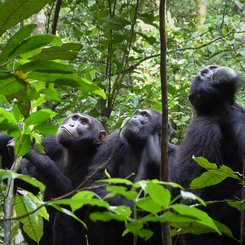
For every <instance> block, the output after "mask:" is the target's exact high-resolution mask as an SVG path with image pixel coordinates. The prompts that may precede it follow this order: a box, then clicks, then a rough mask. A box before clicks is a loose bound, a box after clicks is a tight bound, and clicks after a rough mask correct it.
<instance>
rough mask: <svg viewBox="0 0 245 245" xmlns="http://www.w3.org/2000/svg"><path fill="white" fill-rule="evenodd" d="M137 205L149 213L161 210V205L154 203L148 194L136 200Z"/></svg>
mask: <svg viewBox="0 0 245 245" xmlns="http://www.w3.org/2000/svg"><path fill="white" fill-rule="evenodd" d="M136 205H137V207H139V208H140V209H142V210H144V211H147V212H149V213H153V214H157V213H158V212H160V211H161V210H162V206H161V205H159V204H158V203H156V202H155V201H154V200H153V199H152V198H151V197H150V196H147V197H143V198H140V199H138V200H137V202H136Z"/></svg>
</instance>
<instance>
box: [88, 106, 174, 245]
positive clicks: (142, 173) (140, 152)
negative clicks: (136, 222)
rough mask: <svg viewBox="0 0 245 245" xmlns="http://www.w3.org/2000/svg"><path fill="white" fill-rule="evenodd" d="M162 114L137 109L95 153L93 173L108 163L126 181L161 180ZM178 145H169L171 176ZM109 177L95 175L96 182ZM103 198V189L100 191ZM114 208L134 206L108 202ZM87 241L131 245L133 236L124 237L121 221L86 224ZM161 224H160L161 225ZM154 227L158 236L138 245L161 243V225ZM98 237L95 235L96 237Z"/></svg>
mask: <svg viewBox="0 0 245 245" xmlns="http://www.w3.org/2000/svg"><path fill="white" fill-rule="evenodd" d="M161 126H162V115H161V113H160V112H158V111H155V110H150V109H149V110H138V111H137V112H136V113H135V114H134V116H133V117H132V118H130V119H127V120H125V125H124V126H123V127H122V129H121V131H120V132H115V133H112V134H111V135H109V136H108V137H107V139H106V140H105V142H104V143H103V144H102V145H101V147H100V148H99V150H98V153H97V154H96V157H95V160H94V164H93V165H92V166H91V170H94V169H98V167H99V166H101V165H103V164H104V163H105V162H107V165H106V167H105V168H106V170H107V171H108V173H109V174H110V176H111V177H112V178H116V177H118V178H127V177H129V176H130V175H131V174H132V173H135V175H134V176H131V178H130V179H131V180H132V181H138V180H142V179H159V176H160V159H161V148H160V137H161ZM169 129H170V127H169ZM175 152H176V148H175V146H173V145H171V144H169V148H168V154H169V168H170V172H171V173H172V172H173V171H172V168H173V164H174V161H175ZM103 178H106V176H105V173H104V171H101V172H100V173H98V174H97V175H96V176H95V179H103ZM97 193H98V194H99V195H100V196H102V197H104V196H105V195H106V194H107V193H106V191H105V190H104V189H100V190H97ZM109 201H110V203H111V204H113V205H122V204H124V205H129V206H130V205H131V203H130V202H129V201H128V200H126V199H124V198H122V197H121V196H116V197H113V198H112V199H110V200H109ZM87 224H88V241H89V244H90V245H105V244H106V245H113V244H117V245H120V244H132V241H133V240H132V237H131V236H130V235H126V236H125V237H122V232H123V230H124V229H123V224H122V223H119V222H114V221H112V222H106V223H103V222H96V223H93V222H91V221H89V220H88V221H87ZM158 225H159V224H158ZM158 225H157V226H156V227H152V229H153V230H154V232H155V234H154V235H153V237H152V238H151V239H150V240H149V241H143V240H141V239H139V240H138V243H137V244H161V235H160V225H159V226H158ZM95 234H96V235H95Z"/></svg>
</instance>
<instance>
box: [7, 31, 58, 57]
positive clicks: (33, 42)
mask: <svg viewBox="0 0 245 245" xmlns="http://www.w3.org/2000/svg"><path fill="white" fill-rule="evenodd" d="M48 44H61V43H60V39H59V38H58V37H57V36H55V35H50V34H42V35H34V36H31V37H29V38H27V39H25V40H24V41H22V42H21V43H20V44H19V45H18V46H17V47H16V48H15V49H14V50H13V52H11V54H10V56H11V57H16V56H18V55H21V54H25V53H28V52H31V51H35V52H34V53H33V54H32V53H30V55H28V56H29V57H32V56H33V55H34V54H35V53H36V50H37V49H39V48H41V47H44V46H46V45H48ZM40 51H41V50H40ZM26 58H27V57H26Z"/></svg>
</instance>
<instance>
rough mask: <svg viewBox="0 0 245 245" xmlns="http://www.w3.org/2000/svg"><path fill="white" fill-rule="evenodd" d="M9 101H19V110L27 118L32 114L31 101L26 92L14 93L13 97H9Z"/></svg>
mask: <svg viewBox="0 0 245 245" xmlns="http://www.w3.org/2000/svg"><path fill="white" fill-rule="evenodd" d="M7 98H8V100H9V101H11V100H17V105H18V108H19V110H20V112H21V114H22V115H23V116H24V117H25V118H27V117H28V116H29V114H30V110H31V101H30V99H29V98H28V96H27V95H26V91H24V90H22V91H19V92H17V93H13V94H11V95H8V96H7Z"/></svg>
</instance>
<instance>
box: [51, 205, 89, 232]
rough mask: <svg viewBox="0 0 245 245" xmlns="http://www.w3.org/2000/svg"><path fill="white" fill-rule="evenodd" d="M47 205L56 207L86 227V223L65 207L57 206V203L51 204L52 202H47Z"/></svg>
mask: <svg viewBox="0 0 245 245" xmlns="http://www.w3.org/2000/svg"><path fill="white" fill-rule="evenodd" d="M48 205H50V206H52V207H54V208H56V209H57V210H58V211H60V212H61V213H63V214H66V215H68V216H70V217H72V218H73V219H75V220H77V221H78V222H80V223H81V224H82V225H83V226H84V227H85V228H86V229H87V225H86V224H85V223H84V222H83V221H82V220H81V219H79V218H78V217H77V216H76V215H75V214H74V213H72V212H71V211H70V210H68V209H66V208H62V207H59V206H57V205H53V203H52V202H48Z"/></svg>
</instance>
